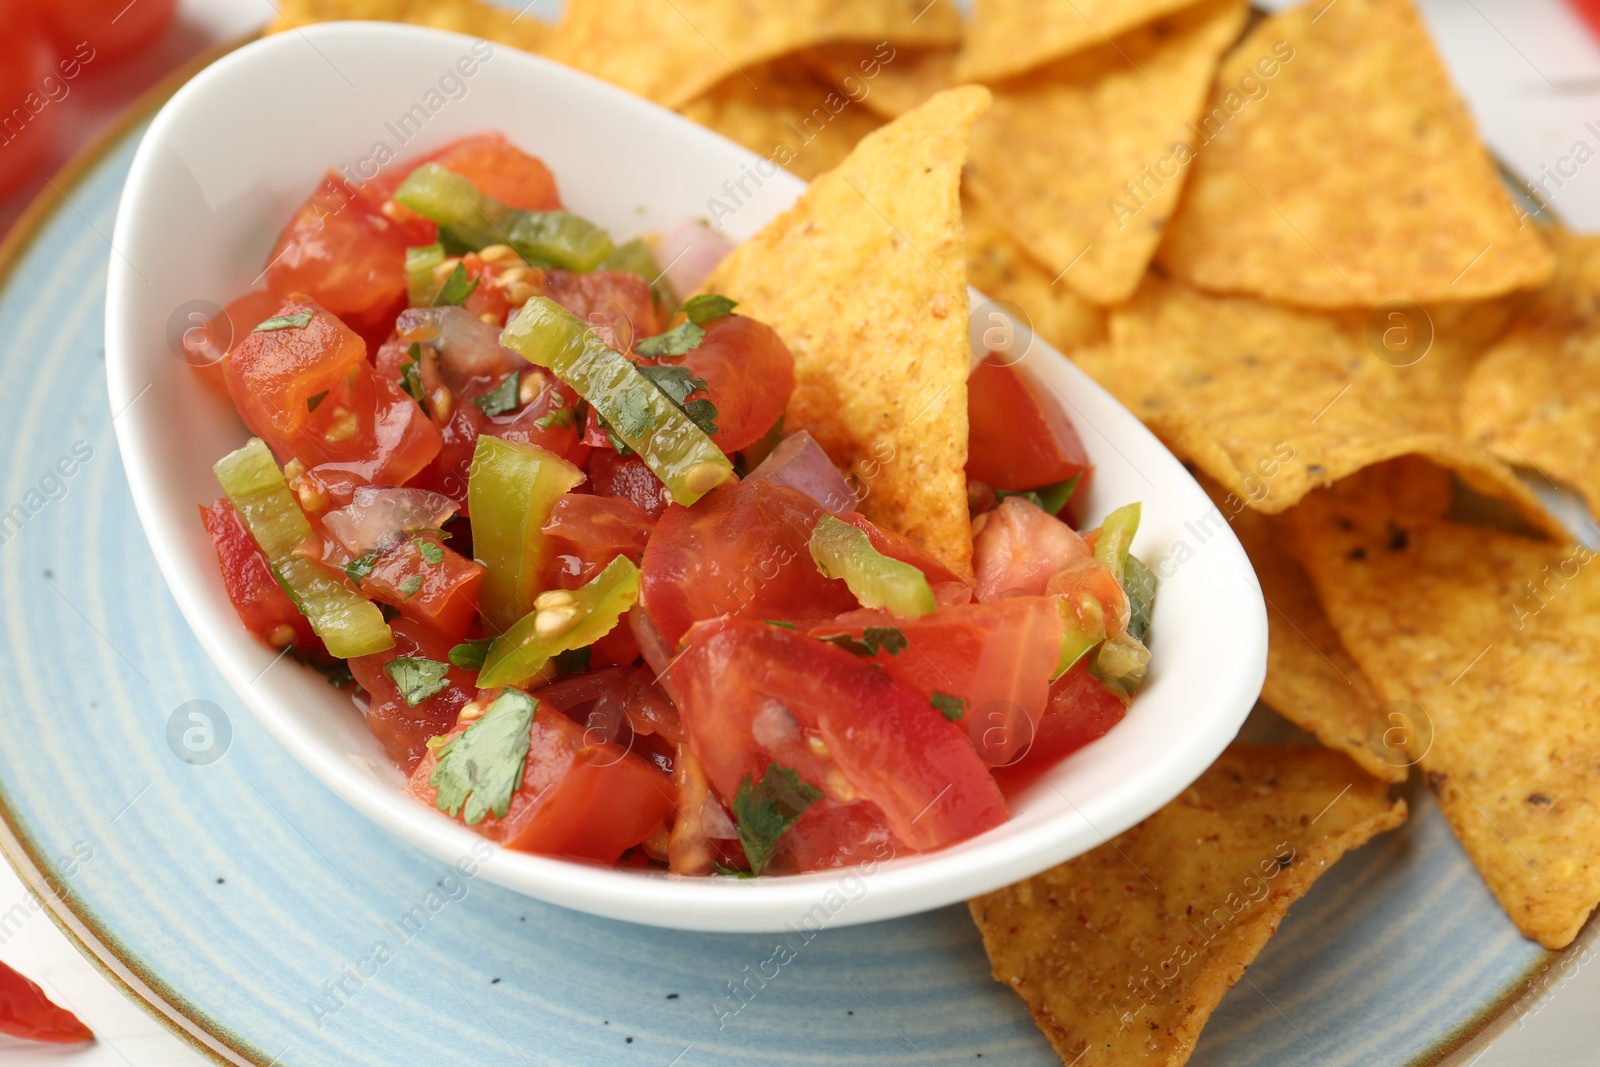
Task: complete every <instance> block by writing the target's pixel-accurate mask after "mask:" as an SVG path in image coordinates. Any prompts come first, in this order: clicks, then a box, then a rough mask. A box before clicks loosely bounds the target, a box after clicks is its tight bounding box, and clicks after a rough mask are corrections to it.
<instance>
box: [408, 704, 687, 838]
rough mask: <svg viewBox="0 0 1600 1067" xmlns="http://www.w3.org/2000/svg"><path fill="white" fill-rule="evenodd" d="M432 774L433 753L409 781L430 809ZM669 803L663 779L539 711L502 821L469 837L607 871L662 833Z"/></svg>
mask: <svg viewBox="0 0 1600 1067" xmlns="http://www.w3.org/2000/svg"><path fill="white" fill-rule="evenodd" d="M536 695H537V694H536ZM485 699H487V695H486V696H485ZM465 728H466V727H465V726H463V727H462V728H461V729H463V730H464V729H465ZM459 732H460V731H459V730H458V731H456V733H459ZM451 736H455V734H454V733H452V735H451ZM437 766H438V758H437V757H436V756H435V755H434V753H433V752H431V751H430V752H428V753H427V754H426V755H424V757H423V759H422V762H421V763H419V764H417V768H416V770H415V771H413V772H412V774H411V782H410V786H409V789H410V792H411V794H412V795H413V796H415V797H418V798H419V799H421V800H422V801H423V802H424V803H426V804H427V805H428V806H429V807H433V806H434V803H435V797H436V796H437V794H438V790H436V789H435V788H434V787H433V786H431V785H429V784H428V778H429V777H430V776H431V775H432V774H433V771H434V768H435V767H437ZM672 801H673V790H672V782H671V779H670V777H669V776H668V775H666V774H663V773H662V772H661V771H660V770H658V769H657V768H655V767H653V766H651V765H650V764H649V763H648V762H646V761H645V760H644V759H642V758H640V757H639V756H637V755H634V754H633V753H631V752H627V751H622V750H620V746H618V745H617V744H615V743H610V742H605V741H598V742H597V739H596V738H595V737H594V735H593V734H592V733H591V734H589V735H588V736H587V737H586V730H585V728H584V727H582V726H579V725H578V724H577V723H574V722H573V721H572V720H570V719H568V718H567V717H566V716H564V715H562V714H560V713H559V712H557V711H555V710H553V709H549V708H545V707H543V706H542V705H541V707H540V709H539V711H538V713H537V714H536V716H535V717H534V720H533V729H532V731H531V732H530V735H529V748H528V760H527V764H526V766H525V768H524V770H523V776H522V784H521V786H519V787H518V789H517V791H516V793H515V794H514V795H513V796H512V798H511V807H510V809H509V810H508V811H507V813H506V817H505V818H504V819H497V818H495V817H494V816H493V815H490V816H489V817H487V818H485V819H484V820H483V821H482V822H480V823H478V824H477V825H476V826H474V827H472V829H473V830H475V831H477V832H478V833H480V834H482V835H483V836H484V837H486V838H488V839H489V840H491V841H497V842H499V843H500V844H502V845H504V846H506V847H507V848H514V849H517V850H519V851H522V852H536V853H539V854H541V855H546V856H561V857H564V858H567V859H575V860H588V861H591V862H594V863H604V864H610V863H615V862H616V861H617V857H619V856H621V855H622V853H623V852H624V851H625V850H626V849H629V848H632V847H633V846H634V845H637V844H638V843H639V842H641V841H643V840H644V839H645V838H646V837H647V836H649V835H650V834H651V833H652V832H653V831H655V829H656V828H657V827H659V826H661V825H662V823H663V822H664V821H665V820H666V819H667V818H668V817H669V816H670V815H671V814H672V807H673V805H672Z"/></svg>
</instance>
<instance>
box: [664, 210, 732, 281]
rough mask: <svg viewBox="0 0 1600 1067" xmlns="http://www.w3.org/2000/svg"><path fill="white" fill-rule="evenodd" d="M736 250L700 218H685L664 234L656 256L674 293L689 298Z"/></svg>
mask: <svg viewBox="0 0 1600 1067" xmlns="http://www.w3.org/2000/svg"><path fill="white" fill-rule="evenodd" d="M732 251H733V245H732V243H730V242H729V241H728V239H727V238H726V237H723V236H722V235H721V234H720V233H718V232H717V231H716V230H713V229H712V228H711V227H709V226H707V225H706V224H705V223H703V222H700V221H699V220H698V219H684V220H683V221H682V222H679V223H678V224H677V225H676V226H674V227H672V229H670V230H668V231H667V232H666V233H664V234H662V235H661V240H660V241H659V242H657V244H656V248H655V256H656V262H657V263H659V264H661V267H662V269H663V270H664V271H665V272H666V277H667V284H668V285H670V286H672V291H673V292H675V293H677V294H678V295H679V296H688V295H689V294H690V293H692V292H694V291H695V290H697V289H699V288H700V286H701V284H702V283H703V282H704V281H705V280H706V278H707V277H708V276H709V275H710V274H711V271H712V270H713V269H714V268H715V267H716V265H717V264H718V263H721V262H722V261H723V260H724V259H726V258H727V256H728V253H729V252H732Z"/></svg>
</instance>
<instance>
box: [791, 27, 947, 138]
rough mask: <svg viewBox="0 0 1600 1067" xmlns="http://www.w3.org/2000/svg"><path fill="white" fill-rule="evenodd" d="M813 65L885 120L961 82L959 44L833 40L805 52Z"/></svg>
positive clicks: (818, 72) (817, 71)
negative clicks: (957, 73) (886, 44)
mask: <svg viewBox="0 0 1600 1067" xmlns="http://www.w3.org/2000/svg"><path fill="white" fill-rule="evenodd" d="M800 58H801V60H802V61H803V62H805V64H806V65H807V66H809V67H810V68H811V69H812V70H814V71H816V73H817V74H818V75H819V76H820V77H823V78H826V79H828V81H830V82H832V83H833V84H834V85H836V86H838V87H839V88H841V89H843V90H845V92H846V94H847V95H849V96H850V97H851V98H852V99H858V100H860V101H861V102H862V103H863V104H866V105H867V107H869V108H871V109H872V110H873V111H875V112H877V113H878V114H879V115H881V116H882V117H883V118H885V119H897V118H899V117H900V116H901V115H904V114H905V113H906V112H907V111H910V110H912V109H913V108H916V107H919V106H921V105H922V104H923V103H924V102H925V101H926V100H927V99H928V98H929V97H931V96H932V95H933V94H934V93H938V92H943V91H944V90H945V89H948V88H950V87H951V86H953V85H955V83H956V79H955V69H956V50H955V49H954V48H894V47H893V46H890V47H888V48H887V49H885V48H884V46H883V45H864V44H849V43H839V44H828V45H821V46H819V47H817V48H808V49H806V50H805V51H804V52H802V53H801V54H800Z"/></svg>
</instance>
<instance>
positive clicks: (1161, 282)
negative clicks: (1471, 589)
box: [1073, 275, 1566, 538]
mask: <svg viewBox="0 0 1600 1067" xmlns="http://www.w3.org/2000/svg"><path fill="white" fill-rule="evenodd" d="M1510 314H1511V311H1510V308H1509V307H1507V306H1505V305H1504V304H1503V303H1500V302H1496V303H1489V304H1474V305H1463V306H1459V307H1451V306H1444V307H1438V308H1435V309H1434V310H1433V311H1432V313H1424V312H1420V311H1419V312H1417V321H1415V322H1412V323H1411V324H1410V327H1409V328H1410V329H1413V330H1414V331H1416V332H1417V334H1418V336H1419V337H1424V336H1425V338H1426V342H1425V344H1424V341H1422V340H1417V341H1416V344H1415V350H1414V351H1410V352H1407V353H1406V354H1405V355H1404V357H1403V358H1396V356H1395V355H1394V353H1393V352H1392V351H1391V350H1390V349H1389V348H1388V347H1386V344H1385V342H1384V340H1383V332H1382V331H1383V329H1393V328H1395V327H1390V326H1388V325H1387V323H1388V319H1387V318H1386V317H1383V316H1379V315H1376V314H1369V313H1367V312H1361V311H1344V312H1323V311H1312V310H1305V309H1297V308H1290V307H1286V306H1283V305H1279V304H1271V303H1266V302H1264V301H1260V300H1256V299H1253V298H1251V297H1238V296H1216V295H1212V294H1209V293H1203V292H1200V291H1198V290H1196V289H1192V288H1190V287H1189V286H1187V285H1184V284H1182V283H1180V282H1174V281H1168V280H1165V279H1162V278H1159V277H1156V276H1154V275H1152V276H1151V277H1150V278H1149V279H1148V280H1147V282H1146V283H1145V285H1144V286H1143V287H1141V289H1140V290H1139V293H1138V294H1137V295H1136V296H1135V297H1134V299H1133V300H1132V301H1130V302H1129V303H1128V304H1126V305H1125V306H1123V307H1121V308H1118V309H1116V310H1115V311H1114V312H1113V313H1112V315H1111V340H1112V343H1111V345H1110V346H1109V348H1108V349H1107V350H1101V351H1096V350H1085V351H1083V352H1075V353H1073V358H1074V359H1075V360H1077V361H1078V362H1079V364H1080V365H1081V366H1083V367H1084V369H1085V370H1086V371H1088V372H1089V373H1090V374H1091V375H1093V376H1094V377H1095V378H1097V379H1098V380H1099V381H1100V383H1101V384H1102V385H1104V386H1106V387H1107V388H1108V389H1110V390H1111V391H1112V392H1113V393H1115V394H1116V395H1117V397H1118V399H1120V400H1121V401H1122V402H1123V403H1124V404H1126V405H1127V406H1128V407H1129V408H1131V409H1132V410H1133V412H1134V413H1135V414H1136V415H1138V416H1139V417H1140V418H1141V419H1143V420H1144V421H1145V422H1146V423H1147V424H1149V425H1150V427H1151V428H1152V429H1154V430H1155V432H1156V433H1157V434H1158V435H1159V436H1160V437H1161V438H1162V439H1163V440H1164V441H1166V442H1167V444H1168V445H1169V446H1170V447H1172V448H1173V449H1174V450H1175V451H1177V452H1178V453H1179V454H1180V455H1183V456H1185V457H1187V458H1188V459H1190V460H1192V461H1193V462H1194V463H1195V464H1196V465H1198V466H1199V467H1200V468H1201V469H1202V470H1204V471H1205V472H1206V473H1207V474H1209V475H1210V476H1211V477H1212V478H1214V479H1216V480H1217V481H1218V482H1219V483H1221V485H1222V486H1223V487H1224V488H1225V489H1227V490H1229V491H1231V492H1234V493H1237V494H1239V495H1240V497H1242V498H1244V499H1247V500H1249V501H1250V504H1251V506H1252V507H1254V508H1255V509H1257V510H1258V511H1264V512H1267V513H1269V514H1277V513H1279V512H1282V511H1284V510H1286V509H1287V508H1289V507H1291V506H1293V505H1294V504H1295V503H1296V502H1298V501H1299V500H1300V499H1301V498H1303V497H1304V496H1305V495H1306V494H1307V493H1309V492H1310V491H1311V490H1312V489H1315V488H1317V487H1318V486H1324V485H1331V484H1332V483H1334V482H1336V481H1338V480H1339V479H1341V478H1344V477H1346V476H1347V475H1350V474H1353V473H1354V472H1356V471H1358V470H1361V469H1363V468H1365V467H1369V466H1371V465H1373V464H1375V463H1378V462H1380V461H1382V460H1386V459H1393V458H1395V457H1397V456H1405V455H1420V456H1426V457H1427V458H1429V459H1431V460H1432V461H1433V462H1435V463H1436V464H1438V465H1439V466H1441V467H1445V468H1448V469H1449V470H1452V471H1454V472H1456V474H1457V475H1458V476H1460V478H1461V479H1462V480H1463V481H1464V482H1466V483H1467V484H1468V485H1470V486H1471V487H1472V488H1474V489H1476V490H1477V491H1478V492H1480V493H1483V494H1484V495H1485V496H1489V497H1493V498H1496V499H1499V500H1505V501H1507V502H1509V503H1510V504H1512V505H1514V506H1515V508H1516V509H1517V511H1518V513H1519V514H1521V515H1522V516H1523V517H1524V518H1525V520H1526V521H1527V522H1528V524H1529V525H1531V526H1533V527H1534V528H1536V529H1539V530H1545V531H1548V532H1550V533H1552V534H1555V535H1557V536H1560V537H1563V538H1564V537H1565V536H1566V532H1565V530H1564V528H1563V527H1562V524H1561V522H1560V520H1559V519H1557V518H1556V517H1555V516H1554V515H1552V514H1550V512H1549V511H1548V510H1547V509H1546V508H1545V506H1544V505H1543V504H1542V503H1540V501H1539V499H1538V497H1537V496H1536V495H1535V494H1534V493H1533V492H1532V491H1531V490H1530V489H1529V488H1528V487H1527V486H1526V485H1525V484H1524V483H1523V482H1522V480H1521V479H1520V478H1518V477H1517V475H1516V473H1515V472H1513V471H1512V470H1511V469H1510V468H1509V467H1507V466H1506V465H1505V464H1504V463H1502V462H1501V461H1500V460H1499V459H1497V458H1495V457H1494V456H1493V455H1491V454H1490V453H1489V452H1487V451H1485V450H1484V449H1482V448H1480V447H1478V446H1476V445H1473V444H1470V443H1468V442H1466V441H1463V440H1461V439H1460V437H1459V436H1457V422H1456V407H1457V405H1458V403H1459V401H1460V394H1459V393H1457V392H1456V386H1455V383H1456V382H1459V381H1463V380H1465V379H1466V376H1467V373H1468V371H1469V369H1470V368H1471V366H1472V363H1473V361H1474V360H1476V359H1477V357H1478V356H1479V355H1480V354H1481V353H1482V352H1483V351H1484V350H1485V349H1486V348H1487V347H1488V346H1489V344H1490V343H1491V342H1492V341H1493V340H1494V339H1495V338H1496V337H1498V336H1499V333H1500V332H1501V331H1502V330H1503V329H1504V327H1505V324H1506V322H1507V320H1508V319H1509V317H1510ZM1408 361H1409V362H1408ZM1402 364H1406V365H1402Z"/></svg>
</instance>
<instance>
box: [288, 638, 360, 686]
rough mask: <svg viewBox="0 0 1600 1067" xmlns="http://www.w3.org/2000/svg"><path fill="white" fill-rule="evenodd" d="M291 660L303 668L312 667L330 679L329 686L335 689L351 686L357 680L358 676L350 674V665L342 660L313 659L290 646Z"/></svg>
mask: <svg viewBox="0 0 1600 1067" xmlns="http://www.w3.org/2000/svg"><path fill="white" fill-rule="evenodd" d="M289 658H290V659H292V660H294V661H295V662H296V663H298V664H300V665H301V666H303V667H310V668H311V669H312V670H314V671H316V672H317V673H318V674H320V675H322V676H323V677H324V678H326V679H328V684H329V685H331V686H334V687H335V688H342V687H344V686H347V685H350V684H352V683H353V682H354V681H355V680H356V676H355V675H353V674H351V673H350V665H349V664H348V663H346V662H345V661H344V660H342V659H336V660H325V659H313V658H312V657H310V656H308V655H306V654H305V653H304V652H301V651H300V650H299V649H298V648H295V647H294V646H293V645H290V646H289Z"/></svg>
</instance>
